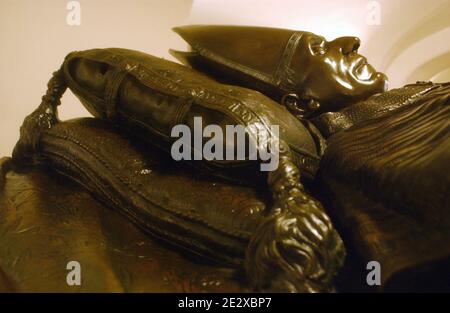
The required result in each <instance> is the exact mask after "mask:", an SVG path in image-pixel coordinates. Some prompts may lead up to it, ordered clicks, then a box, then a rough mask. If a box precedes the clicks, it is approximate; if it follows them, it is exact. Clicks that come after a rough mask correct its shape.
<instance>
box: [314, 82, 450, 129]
mask: <svg viewBox="0 0 450 313" xmlns="http://www.w3.org/2000/svg"><path fill="white" fill-rule="evenodd" d="M437 92H438V93H445V94H447V95H449V94H450V84H449V83H432V82H417V83H415V84H408V85H405V86H403V87H401V88H395V89H391V90H389V91H386V92H383V93H379V94H376V95H373V96H371V97H370V98H368V99H366V100H364V101H360V102H357V103H355V104H353V105H352V106H350V107H347V108H345V109H343V110H341V111H339V112H327V113H324V114H322V115H320V116H318V117H317V118H315V119H314V121H313V123H314V125H315V126H316V127H318V129H320V131H321V133H322V134H323V135H324V136H325V137H329V136H331V135H332V134H334V133H337V132H339V131H342V130H345V129H349V128H350V127H352V126H354V125H356V124H362V123H364V122H366V121H368V120H371V119H374V118H379V117H381V116H383V115H386V114H388V113H390V112H393V111H396V110H397V109H399V108H402V107H405V106H407V105H409V104H412V103H415V102H417V101H419V100H421V99H423V98H424V97H433V96H434V95H435V94H436V93H437Z"/></svg>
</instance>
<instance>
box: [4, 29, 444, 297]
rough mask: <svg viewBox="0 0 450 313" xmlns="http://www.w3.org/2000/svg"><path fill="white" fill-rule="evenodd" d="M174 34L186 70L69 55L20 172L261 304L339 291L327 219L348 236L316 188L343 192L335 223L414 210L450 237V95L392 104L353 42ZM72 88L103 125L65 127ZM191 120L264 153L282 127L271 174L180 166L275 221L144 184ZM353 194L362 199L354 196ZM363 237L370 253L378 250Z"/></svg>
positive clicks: (236, 33)
mask: <svg viewBox="0 0 450 313" xmlns="http://www.w3.org/2000/svg"><path fill="white" fill-rule="evenodd" d="M175 31H176V32H177V33H179V34H180V35H181V36H182V37H183V38H184V39H185V40H186V41H187V42H188V43H189V44H190V46H191V47H192V50H191V51H189V52H179V51H172V54H173V55H174V56H175V57H177V58H178V59H179V60H180V61H181V62H182V63H184V64H185V65H180V64H177V63H174V62H171V61H167V60H164V59H160V58H156V57H153V56H150V55H147V54H144V53H141V52H137V51H131V50H126V49H118V48H111V49H94V50H87V51H81V52H72V53H70V54H69V55H68V56H67V57H66V59H65V61H64V63H63V64H62V66H61V68H60V69H59V70H58V71H57V72H55V73H54V75H53V77H52V79H51V80H50V82H49V85H48V91H47V94H46V95H45V96H44V97H43V100H42V103H41V105H40V106H39V107H38V109H37V110H36V111H35V112H33V113H32V114H31V115H30V116H28V117H27V118H26V119H25V121H24V124H23V126H22V128H21V138H20V140H19V142H18V144H17V145H16V147H15V149H14V152H13V159H12V162H11V164H14V165H15V166H16V165H24V164H47V165H50V166H51V167H52V168H53V169H55V170H57V171H58V172H60V173H63V174H64V175H66V176H68V177H70V178H71V179H73V180H75V181H76V182H78V183H80V184H81V185H83V186H84V187H86V188H87V189H88V190H89V191H90V192H91V193H92V194H94V195H95V196H96V197H97V198H98V199H100V200H101V201H102V202H103V203H105V204H106V205H108V206H110V207H112V208H113V209H115V210H117V211H119V212H121V213H123V214H124V215H125V216H127V217H128V218H129V219H130V220H132V221H133V222H134V223H135V224H137V225H138V226H139V227H141V228H142V229H143V230H145V231H147V232H149V233H151V234H153V235H155V236H157V237H158V238H162V239H164V240H166V241H168V242H170V243H172V244H175V245H176V246H178V247H181V248H182V249H186V250H188V251H190V252H194V253H196V254H199V255H201V256H202V257H206V258H209V259H213V260H214V261H217V262H220V263H223V264H226V265H227V266H233V267H236V268H241V269H243V270H244V272H245V277H246V280H247V281H248V283H249V285H250V286H252V288H253V289H254V290H272V291H300V292H301V291H306V292H316V291H331V290H334V282H333V280H334V277H335V276H336V274H337V273H338V271H339V269H340V268H341V267H342V265H343V263H344V259H345V254H346V252H345V248H344V244H343V241H342V240H341V236H340V235H339V233H338V232H337V231H336V229H335V228H334V226H333V224H332V222H331V219H330V217H329V214H332V215H333V216H337V220H338V221H340V222H341V223H342V224H343V225H344V228H345V227H346V226H348V225H346V221H345V218H343V217H342V214H341V213H339V212H335V211H334V212H326V211H325V209H324V206H323V205H322V204H321V202H320V201H318V200H316V197H315V196H314V195H315V193H316V192H315V191H314V186H317V184H319V185H320V184H322V183H325V184H326V185H327V188H330V189H331V191H330V193H331V194H333V192H334V194H335V195H334V199H332V205H331V206H332V207H336V208H333V210H338V208H337V207H339V206H344V207H345V206H346V205H348V206H350V207H352V208H353V207H355V208H359V206H360V205H365V203H367V202H366V201H372V202H373V203H376V205H381V206H383V205H385V204H386V203H388V204H389V205H385V206H386V207H388V206H392V207H395V208H400V209H399V210H400V211H401V210H408V214H411V216H413V217H417V218H419V219H420V220H423V221H424V223H431V224H430V225H432V223H433V221H434V220H440V221H441V223H443V224H445V225H448V224H449V223H450V219H449V213H448V211H449V210H448V203H449V200H450V199H449V191H448V182H449V174H448V173H447V172H446V171H445V164H446V163H448V160H449V158H448V157H449V147H450V146H449V140H448V136H447V134H448V130H449V119H448V116H449V109H448V103H449V94H450V93H449V91H450V87H449V85H448V84H433V83H417V84H414V85H408V86H405V87H403V88H400V89H395V90H391V91H386V90H387V78H386V76H385V75H384V74H382V73H379V72H376V71H375V69H374V68H373V67H372V66H371V65H370V64H368V63H367V60H366V59H365V58H364V57H363V56H361V55H359V54H358V48H359V45H360V42H359V39H358V38H355V37H342V38H337V39H335V40H333V41H331V42H327V41H326V40H325V39H324V38H323V37H320V36H317V35H315V34H312V33H308V32H299V31H292V30H284V29H271V28H262V27H233V26H187V27H180V28H175ZM66 88H69V89H70V90H71V91H72V92H73V93H74V94H75V95H76V96H77V97H78V98H79V99H80V101H81V102H82V103H83V105H84V106H85V107H86V108H87V109H88V110H89V112H91V113H92V115H93V116H94V117H95V118H97V120H93V119H84V120H76V121H69V122H64V123H60V122H59V121H58V118H57V106H58V105H59V104H60V98H61V96H62V95H63V93H64V92H65V90H66ZM195 117H202V119H203V121H206V122H204V124H216V125H220V126H221V127H222V128H223V129H224V130H225V126H226V125H244V126H246V127H247V129H250V130H252V129H253V130H257V132H258V134H257V135H258V136H259V135H261V133H262V134H263V136H262V137H263V138H266V140H267V142H265V143H264V144H265V145H266V146H270V145H269V144H268V141H269V139H273V136H274V134H273V133H272V132H271V129H270V125H279V127H280V131H279V136H278V137H277V138H276V140H277V142H278V144H279V155H280V161H279V166H278V168H277V169H276V170H274V171H269V172H261V171H259V167H258V166H259V163H260V160H259V161H258V160H256V161H255V160H250V159H245V160H236V161H229V160H227V161H223V160H210V161H206V160H202V161H191V162H186V165H187V166H193V167H194V168H198V169H199V171H201V172H206V173H208V175H214V176H217V177H220V179H224V180H225V181H229V182H230V183H231V184H237V185H242V186H250V187H251V190H256V192H257V193H258V194H259V195H260V196H261V197H265V203H267V204H268V205H267V207H265V208H261V207H258V206H253V207H252V208H251V213H248V212H247V211H245V210H248V208H245V210H244V209H241V210H240V209H239V207H238V206H239V202H237V206H236V207H233V206H234V205H235V204H236V203H235V202H234V201H232V200H233V199H232V198H229V199H227V198H223V199H222V201H223V203H221V202H222V201H221V200H218V199H217V198H214V192H215V191H214V190H209V189H208V188H207V187H205V186H202V185H201V184H199V185H198V186H196V184H197V182H196V181H195V177H194V178H192V177H191V178H190V179H191V180H190V181H188V183H186V181H185V180H183V179H184V178H183V179H181V178H171V179H172V180H170V179H168V178H167V177H168V176H171V175H175V176H177V173H175V174H173V173H172V172H168V174H167V173H166V175H165V176H164V175H162V176H161V177H159V179H161V181H162V182H163V183H161V181H159V183H161V185H160V186H159V188H158V186H157V184H158V182H155V180H156V178H154V177H153V178H152V177H151V176H150V177H147V176H146V175H143V173H146V171H145V169H146V167H148V166H149V165H148V164H149V163H151V162H152V161H151V157H149V155H150V154H156V152H155V151H156V150H154V149H153V150H150V147H157V150H158V151H162V155H163V157H162V159H164V158H166V159H168V162H169V161H170V159H171V157H170V156H169V155H168V154H167V152H170V149H171V146H172V144H173V143H174V141H175V138H173V137H171V129H172V128H173V126H175V125H179V124H185V125H188V126H189V127H191V128H193V127H194V126H193V125H194V118H195ZM99 120H103V121H104V122H102V121H99ZM110 125H113V128H110V127H111V126H110ZM113 133H114V135H112V134H113ZM115 133H118V135H116V134H115ZM122 134H123V136H125V138H127V139H122V137H120V136H122ZM249 135H250V136H252V135H255V136H256V131H255V133H254V134H252V133H251V132H250V134H249ZM94 137H96V138H94ZM130 138H131V139H130ZM258 138H260V137H258ZM206 139H207V138H204V140H206ZM130 141H131V142H133V144H130ZM223 144H224V145H225V146H226V145H227V144H228V145H229V144H230V142H224V143H223ZM231 144H234V142H233V143H231ZM158 153H159V152H158ZM164 156H165V157H164ZM158 166H159V165H158ZM160 166H161V167H164V166H166V167H169V168H171V167H173V166H174V165H173V164H172V163H169V165H160ZM164 179H168V180H167V181H165V183H164ZM175 185H176V186H177V187H174V186H175ZM351 186H357V188H358V190H354V189H355V188H353V190H354V191H355V192H358V193H359V194H360V195H359V196H358V197H359V198H361V199H359V198H358V197H357V196H351V195H350V196H347V193H352V192H353V191H351V190H352V187H351ZM319 189H321V187H319ZM208 193H212V194H213V195H211V196H210V197H211V198H208V197H209V195H207V194H208ZM267 193H270V194H271V197H270V198H267V197H266V194H267ZM320 193H321V192H318V193H317V196H318V197H320ZM220 195H221V194H220V192H217V194H216V196H218V197H219V196H220ZM342 195H345V196H346V198H345V197H344V198H342ZM372 195H375V197H372ZM234 196H236V197H238V198H239V195H234ZM240 197H242V198H246V197H249V195H248V194H245V193H244V194H243V195H240ZM349 197H350V198H351V199H352V200H349V201H348V202H346V200H344V199H347V198H349ZM367 197H368V198H370V199H366V198H367ZM357 198H358V199H359V200H355V199H357ZM226 200H229V202H227V201H226ZM333 201H334V203H333ZM352 201H354V202H355V203H353V202H352ZM358 201H359V202H358ZM340 202H343V203H344V204H341V205H340V204H339V203H340ZM372 202H371V203H372ZM345 210H350V211H351V210H352V209H348V208H345ZM350 211H348V212H350ZM345 212H346V213H348V212H347V211H345ZM351 212H353V211H351ZM432 215H433V217H432V218H430V216H432ZM361 223H362V222H361ZM427 225H428V224H427ZM350 228H351V227H350ZM442 229H443V231H442V232H441V233H439V235H440V236H441V237H440V239H439V240H440V241H439V244H441V242H443V241H445V239H446V238H447V239H448V238H450V237H449V236H448V235H449V234H448V230H447V231H445V229H448V227H447V228H446V227H442ZM358 231H360V232H361V229H359V230H358ZM358 231H356V232H358ZM360 234H361V240H365V239H367V238H369V237H370V236H369V235H370V234H367V233H366V234H365V235H364V234H362V233H360ZM352 235H353V236H354V234H351V235H350V236H352ZM365 236H366V237H365ZM444 246H445V245H444ZM362 250H364V248H363V249H362ZM366 250H367V251H363V252H362V253H366V254H367V255H371V254H372V253H373V251H372V250H371V248H367V249H366ZM448 252H449V251H448V249H444V250H443V251H442V250H441V252H440V253H441V255H439V256H436V258H438V257H441V258H442V256H444V259H445V256H446V255H447V256H448ZM430 257H433V256H430ZM393 271H394V270H393Z"/></svg>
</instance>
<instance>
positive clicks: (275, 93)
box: [173, 25, 387, 116]
mask: <svg viewBox="0 0 450 313" xmlns="http://www.w3.org/2000/svg"><path fill="white" fill-rule="evenodd" d="M175 31H176V32H177V33H179V34H180V35H181V36H182V37H183V38H184V39H185V40H186V41H187V42H188V43H189V44H190V45H191V47H192V51H191V52H188V53H183V52H177V51H173V53H174V55H175V56H176V57H177V58H178V59H180V60H181V61H182V62H184V63H188V64H190V65H191V66H192V67H194V68H196V69H199V70H200V71H203V72H206V73H208V74H210V75H212V76H214V77H215V78H216V79H218V80H221V81H224V82H226V83H230V84H238V85H242V86H244V87H248V88H251V89H256V90H258V91H260V92H262V93H264V94H266V95H268V96H269V97H271V98H273V99H275V100H277V101H280V102H282V103H284V104H286V105H287V106H288V108H290V109H292V110H294V111H295V110H296V108H297V109H298V110H297V112H298V113H299V114H302V115H303V114H304V115H305V116H308V115H309V116H310V115H315V114H318V113H321V112H330V111H338V110H340V109H341V108H343V107H345V106H349V105H351V104H353V103H355V102H357V101H360V100H363V99H366V98H368V97H370V96H371V95H374V94H376V93H379V92H382V91H385V90H386V88H387V77H386V76H385V75H384V74H383V73H380V72H377V71H376V70H375V69H374V68H373V67H372V66H371V65H370V64H369V63H367V60H366V58H365V57H363V56H362V55H360V54H359V53H358V48H359V46H360V40H359V39H358V38H356V37H340V38H337V39H335V40H332V41H327V40H325V38H324V37H322V36H319V35H316V34H313V33H310V32H302V31H294V30H287V29H277V28H266V27H248V26H209V25H208V26H203V25H197V26H195V25H192V26H184V27H177V28H175ZM294 113H295V112H294Z"/></svg>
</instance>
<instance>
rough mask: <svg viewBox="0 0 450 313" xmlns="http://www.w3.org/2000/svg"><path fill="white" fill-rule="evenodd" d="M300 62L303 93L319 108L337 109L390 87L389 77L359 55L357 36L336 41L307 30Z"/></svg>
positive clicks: (302, 42) (300, 49) (322, 109)
mask: <svg viewBox="0 0 450 313" xmlns="http://www.w3.org/2000/svg"><path fill="white" fill-rule="evenodd" d="M299 45H300V46H299V49H298V53H299V54H300V57H299V58H298V59H297V58H296V60H293V62H296V63H297V62H298V64H297V65H296V66H298V68H299V69H301V71H300V89H301V91H300V92H299V94H300V96H301V97H303V98H305V99H308V98H309V99H314V100H317V101H318V102H319V103H320V106H321V110H320V111H337V110H339V109H341V108H342V107H344V106H347V105H350V104H352V103H354V102H356V101H360V100H362V99H366V98H368V97H370V96H371V95H373V94H376V93H379V92H382V91H385V90H386V89H387V77H386V76H385V75H384V74H383V73H380V72H377V71H376V70H375V69H374V68H373V67H372V66H371V65H370V64H368V63H367V59H366V58H365V57H363V56H362V55H360V54H358V48H359V46H360V40H359V38H357V37H340V38H337V39H335V40H333V41H326V40H325V38H323V37H321V36H318V35H315V34H312V33H305V34H304V35H303V36H302V38H301V39H300V43H299Z"/></svg>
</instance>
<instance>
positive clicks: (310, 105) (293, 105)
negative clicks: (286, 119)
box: [281, 93, 320, 119]
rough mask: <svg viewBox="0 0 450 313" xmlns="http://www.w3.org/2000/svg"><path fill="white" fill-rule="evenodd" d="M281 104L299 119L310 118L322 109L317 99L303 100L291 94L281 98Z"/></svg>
mask: <svg viewBox="0 0 450 313" xmlns="http://www.w3.org/2000/svg"><path fill="white" fill-rule="evenodd" d="M281 104H282V105H284V106H285V107H286V109H287V110H288V111H289V112H291V114H293V115H294V116H296V117H297V118H299V119H304V118H308V117H310V116H311V115H312V114H313V113H314V112H316V111H317V110H318V109H319V108H320V103H319V101H317V100H315V99H302V98H301V97H299V96H298V95H297V94H295V93H289V94H286V95H284V96H283V97H282V98H281Z"/></svg>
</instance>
